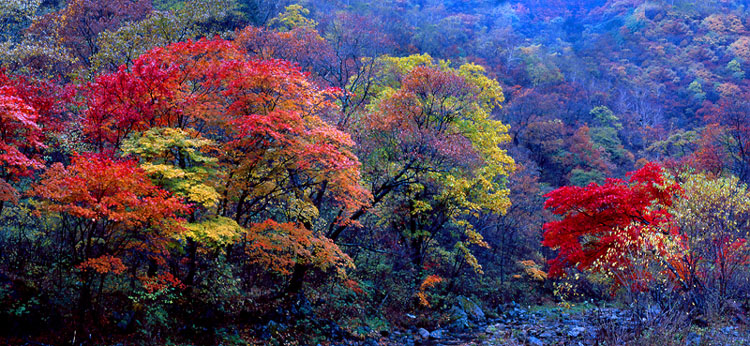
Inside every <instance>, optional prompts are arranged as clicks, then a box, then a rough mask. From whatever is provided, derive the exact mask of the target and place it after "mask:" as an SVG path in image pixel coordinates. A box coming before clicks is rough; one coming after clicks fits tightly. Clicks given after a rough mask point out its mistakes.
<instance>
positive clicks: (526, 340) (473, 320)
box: [257, 297, 750, 346]
mask: <svg viewBox="0 0 750 346" xmlns="http://www.w3.org/2000/svg"><path fill="white" fill-rule="evenodd" d="M457 301H458V303H457V304H456V305H455V306H453V307H451V308H450V309H449V310H448V311H446V313H447V315H446V316H445V317H447V318H444V319H442V320H441V321H443V323H440V326H439V327H437V328H433V329H431V330H428V329H425V328H419V327H418V326H416V324H417V323H416V321H417V320H418V319H417V317H416V316H410V315H407V317H410V318H412V319H414V321H415V326H413V327H409V328H406V329H404V328H402V329H397V330H388V331H384V330H383V331H373V330H369V331H364V333H360V334H359V336H358V338H360V339H358V340H355V339H354V336H353V335H351V334H348V333H347V332H345V331H344V330H343V329H342V328H341V327H339V326H338V325H337V324H336V323H335V322H334V321H328V322H327V323H323V324H324V325H325V326H326V327H325V328H320V329H321V330H323V331H325V334H326V335H328V337H327V339H328V340H331V339H333V340H341V341H338V342H333V343H331V342H326V343H322V344H319V343H317V342H313V343H310V344H309V345H316V346H396V345H399V346H401V345H404V346H456V345H466V346H480V345H481V346H494V345H532V346H542V345H574V346H583V345H659V346H673V345H680V346H682V345H689V346H699V345H700V346H703V345H721V346H725V345H748V346H750V330H748V323H746V321H747V312H746V311H744V312H738V315H737V316H735V317H734V318H732V319H728V320H726V321H722V322H713V323H708V322H706V321H704V320H702V319H701V318H696V317H691V316H686V315H684V314H682V313H680V312H679V311H677V310H674V311H663V310H662V309H660V308H657V307H652V308H648V309H645V311H641V312H640V313H639V314H636V313H634V312H633V311H632V310H629V309H622V308H617V307H613V306H596V305H593V304H583V305H578V306H569V307H567V308H563V307H560V306H556V305H548V306H521V305H519V304H515V303H513V304H509V305H506V306H503V307H500V308H498V309H497V310H496V311H492V312H489V311H488V313H487V314H485V311H484V310H483V309H482V308H481V307H480V306H479V305H478V304H476V303H475V302H473V301H472V300H470V299H468V298H465V297H459V298H458V300H457ZM308 305H309V303H308V302H306V301H304V302H303V304H301V305H300V306H299V307H295V308H294V309H293V311H290V313H291V315H292V316H294V315H299V316H305V315H307V316H309V314H310V311H311V310H312V308H311V307H309V306H308ZM297 310H299V311H297ZM279 317H281V316H279ZM293 320H294V318H293V317H289V318H288V320H287V321H285V322H284V323H276V322H273V321H271V322H269V323H268V325H266V326H265V327H264V333H265V334H267V335H266V336H262V337H261V340H260V343H257V344H259V345H260V344H263V345H268V344H279V343H278V342H275V343H269V342H270V341H271V340H276V341H278V340H285V339H286V338H285V337H284V334H283V331H284V329H285V328H286V326H285V324H289V323H291V322H292V321H293ZM273 335H276V336H277V337H276V338H272V336H273ZM363 335H368V337H367V338H365V339H364V340H363V339H361V337H362V336H363ZM284 344H286V343H284Z"/></svg>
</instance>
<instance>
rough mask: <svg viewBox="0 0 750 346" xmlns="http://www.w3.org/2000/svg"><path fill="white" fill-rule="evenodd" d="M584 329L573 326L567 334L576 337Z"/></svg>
mask: <svg viewBox="0 0 750 346" xmlns="http://www.w3.org/2000/svg"><path fill="white" fill-rule="evenodd" d="M585 331H586V328H583V327H573V328H572V329H571V330H569V331H568V336H569V337H571V338H577V337H578V336H579V335H581V334H582V333H583V332H585Z"/></svg>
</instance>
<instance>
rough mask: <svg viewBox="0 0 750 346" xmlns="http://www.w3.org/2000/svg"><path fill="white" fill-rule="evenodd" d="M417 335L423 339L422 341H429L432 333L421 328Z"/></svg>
mask: <svg viewBox="0 0 750 346" xmlns="http://www.w3.org/2000/svg"><path fill="white" fill-rule="evenodd" d="M417 333H418V334H419V336H421V337H422V339H425V340H427V339H429V338H430V332H428V331H427V329H424V328H419V331H417Z"/></svg>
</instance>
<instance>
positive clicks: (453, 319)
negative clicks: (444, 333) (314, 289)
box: [448, 306, 471, 332]
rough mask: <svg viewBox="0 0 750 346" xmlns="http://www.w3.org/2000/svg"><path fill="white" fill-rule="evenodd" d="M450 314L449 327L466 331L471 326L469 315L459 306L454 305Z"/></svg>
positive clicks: (453, 329)
mask: <svg viewBox="0 0 750 346" xmlns="http://www.w3.org/2000/svg"><path fill="white" fill-rule="evenodd" d="M448 314H449V316H450V317H449V320H450V325H449V326H448V329H450V330H451V331H459V332H461V331H465V330H467V329H469V328H471V323H470V322H469V315H468V314H467V313H466V311H464V310H463V309H461V308H460V307H458V306H454V307H452V308H451V309H450V311H449V312H448Z"/></svg>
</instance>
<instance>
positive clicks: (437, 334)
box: [430, 329, 443, 339]
mask: <svg viewBox="0 0 750 346" xmlns="http://www.w3.org/2000/svg"><path fill="white" fill-rule="evenodd" d="M430 338H433V339H442V338H443V331H442V330H440V329H436V330H433V331H432V333H430Z"/></svg>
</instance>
